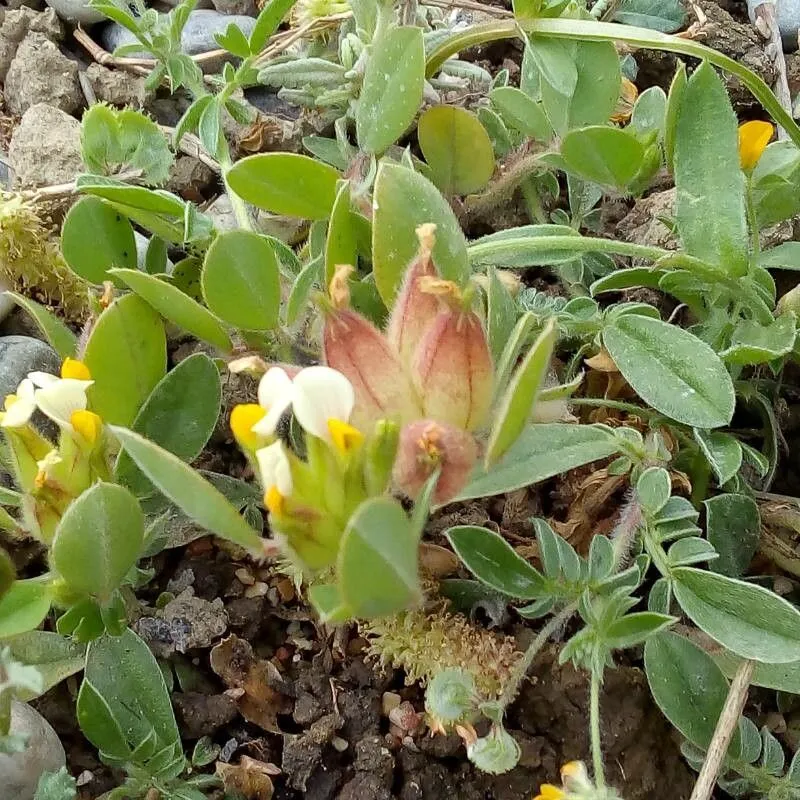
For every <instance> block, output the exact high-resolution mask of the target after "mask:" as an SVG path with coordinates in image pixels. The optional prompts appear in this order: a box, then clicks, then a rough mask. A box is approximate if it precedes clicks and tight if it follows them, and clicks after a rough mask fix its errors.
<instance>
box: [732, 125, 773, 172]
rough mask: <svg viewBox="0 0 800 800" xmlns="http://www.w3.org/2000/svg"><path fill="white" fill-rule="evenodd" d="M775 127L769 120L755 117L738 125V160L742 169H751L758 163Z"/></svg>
mask: <svg viewBox="0 0 800 800" xmlns="http://www.w3.org/2000/svg"><path fill="white" fill-rule="evenodd" d="M773 133H775V127H774V126H773V125H772V123H770V122H764V120H760V119H755V120H752V121H751V122H745V123H744V125H740V126H739V161H740V162H741V165H742V169H744V170H751V169H753V167H755V165H756V164H757V163H758V160H759V158H761V154H762V153H763V152H764V150H765V148H766V146H767V145H768V144H769V140H770V139H771V138H772V134H773Z"/></svg>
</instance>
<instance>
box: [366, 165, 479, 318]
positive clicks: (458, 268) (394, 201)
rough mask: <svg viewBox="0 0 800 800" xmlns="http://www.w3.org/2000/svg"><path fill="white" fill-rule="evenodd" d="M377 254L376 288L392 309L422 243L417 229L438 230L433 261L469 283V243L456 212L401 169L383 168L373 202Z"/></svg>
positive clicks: (422, 180)
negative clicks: (428, 224)
mask: <svg viewBox="0 0 800 800" xmlns="http://www.w3.org/2000/svg"><path fill="white" fill-rule="evenodd" d="M373 212H374V214H373V224H372V253H373V271H374V274H375V283H376V284H377V286H378V291H379V292H380V295H381V298H382V299H383V301H384V303H386V305H387V306H389V307H391V304H392V302H393V301H394V295H395V292H396V291H397V287H398V286H399V285H400V282H401V280H402V278H403V275H405V271H406V268H407V267H408V265H409V263H410V261H411V259H412V258H413V257H414V256H415V255H416V253H417V250H418V248H419V242H418V241H417V237H416V233H415V231H416V229H417V228H418V227H419V226H420V225H422V224H423V223H426V222H432V223H434V224H435V225H436V244H435V245H434V248H433V260H434V263H435V264H436V267H437V269H438V270H439V274H440V275H441V276H442V277H443V278H446V279H447V280H451V281H455V282H456V283H458V284H463V283H464V282H465V281H466V280H467V278H468V277H469V274H470V270H469V263H468V261H467V242H466V239H465V238H464V234H463V233H462V231H461V225H460V224H459V222H458V220H457V219H456V216H455V214H454V213H453V210H452V208H450V205H449V204H448V202H447V201H446V200H445V199H444V198H443V197H442V195H441V194H440V193H439V190H438V189H437V188H436V187H435V186H434V185H433V184H432V183H431V182H430V181H429V180H427V178H424V177H423V176H422V175H420V174H419V173H417V172H413V171H412V170H410V169H407V168H406V167H402V166H400V165H398V164H388V163H383V164H381V166H380V167H379V168H378V175H377V178H376V179H375V194H374V199H373Z"/></svg>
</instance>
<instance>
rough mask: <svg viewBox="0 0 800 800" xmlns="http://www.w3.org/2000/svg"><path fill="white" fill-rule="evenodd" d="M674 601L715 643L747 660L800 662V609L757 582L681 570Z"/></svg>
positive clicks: (675, 575) (676, 578)
mask: <svg viewBox="0 0 800 800" xmlns="http://www.w3.org/2000/svg"><path fill="white" fill-rule="evenodd" d="M672 577H673V578H674V582H673V590H674V592H675V599H676V600H677V601H678V603H679V604H680V606H681V608H682V609H683V610H684V611H685V612H686V614H687V616H688V617H689V618H690V619H691V620H692V622H694V624H695V625H697V626H698V627H699V628H701V629H702V630H703V631H705V632H706V633H707V634H708V635H709V636H710V637H711V638H712V639H716V641H718V642H719V643H720V644H721V645H723V646H724V647H726V648H727V649H728V650H730V651H731V652H733V653H736V654H738V655H740V656H742V657H743V658H749V659H752V660H753V661H761V662H764V663H767V664H785V663H787V662H789V661H797V660H798V659H800V611H798V610H797V609H796V608H795V607H794V606H793V605H792V604H791V603H789V602H788V601H786V600H784V599H783V598H782V597H778V595H776V594H774V593H773V592H770V591H769V590H768V589H764V588H763V587H761V586H756V585H755V584H753V583H745V582H744V581H740V580H736V579H734V578H728V577H726V576H724V575H716V574H714V573H712V572H705V571H703V570H699V569H695V568H693V567H680V568H678V569H675V570H673V571H672Z"/></svg>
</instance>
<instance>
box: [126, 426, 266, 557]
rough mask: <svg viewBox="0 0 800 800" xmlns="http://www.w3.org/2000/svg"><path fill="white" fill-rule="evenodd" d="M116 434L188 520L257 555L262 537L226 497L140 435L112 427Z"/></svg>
mask: <svg viewBox="0 0 800 800" xmlns="http://www.w3.org/2000/svg"><path fill="white" fill-rule="evenodd" d="M112 431H113V432H114V435H115V436H116V437H117V438H118V439H119V440H120V442H121V443H122V446H123V447H124V448H125V450H126V451H127V452H128V454H129V455H130V457H131V458H132V459H133V461H134V462H135V463H136V466H138V467H139V469H140V470H141V471H142V472H143V473H144V474H145V475H146V476H147V478H148V479H149V480H150V481H151V482H152V483H153V485H154V486H155V487H156V488H157V489H158V490H159V491H160V492H161V494H163V495H164V496H165V497H167V498H168V499H169V500H171V501H172V502H173V503H175V505H176V506H178V508H180V510H181V511H183V513H184V514H186V516H187V517H189V518H190V519H192V520H194V522H196V523H197V524H198V525H200V526H202V527H203V528H205V529H206V530H208V531H209V532H211V533H213V534H215V535H216V536H219V537H220V538H222V539H227V540H228V541H231V542H234V543H235V544H238V545H239V546H240V547H244V548H246V549H248V550H251V551H252V552H254V553H258V552H259V551H260V550H261V537H260V536H259V535H258V534H257V533H256V531H254V530H253V529H252V528H251V527H250V526H249V525H248V524H247V523H246V522H245V521H244V519H243V518H242V517H241V516H240V514H239V513H238V512H237V510H236V509H235V508H234V507H233V506H232V505H231V504H230V503H229V502H228V501H227V500H226V499H225V496H224V495H223V494H221V493H220V492H219V491H218V490H217V489H215V488H214V487H213V486H212V485H211V484H210V483H209V482H208V481H206V480H205V479H204V478H202V477H201V476H200V475H199V474H198V473H197V472H195V471H194V470H193V469H192V468H191V467H189V466H188V465H186V464H185V463H184V462H183V461H181V460H180V458H178V457H177V456H175V455H173V454H172V453H170V452H168V451H167V450H164V449H163V448H161V447H159V446H158V445H156V444H153V443H152V442H149V441H147V439H145V438H144V437H142V436H140V435H139V434H138V433H134V432H133V431H129V430H126V429H125V428H120V427H116V426H112Z"/></svg>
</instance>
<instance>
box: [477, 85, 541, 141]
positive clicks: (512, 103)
mask: <svg viewBox="0 0 800 800" xmlns="http://www.w3.org/2000/svg"><path fill="white" fill-rule="evenodd" d="M489 99H490V100H491V101H492V105H493V106H494V107H495V108H496V109H497V111H498V113H499V114H500V116H501V118H502V119H503V121H504V122H505V123H506V124H508V125H511V126H512V127H514V128H516V129H517V130H518V131H519V132H520V133H522V134H524V135H525V136H528V137H530V138H531V139H535V140H537V141H539V142H549V141H550V140H551V139H552V138H553V128H552V126H551V125H550V122H549V121H548V119H547V115H546V114H545V113H544V109H543V108H542V104H541V103H537V102H536V101H535V100H533V99H531V98H530V97H528V95H526V94H525V93H524V92H523V91H521V90H520V89H517V88H515V87H513V86H503V87H500V88H499V89H493V90H492V91H491V92H490V93H489Z"/></svg>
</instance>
